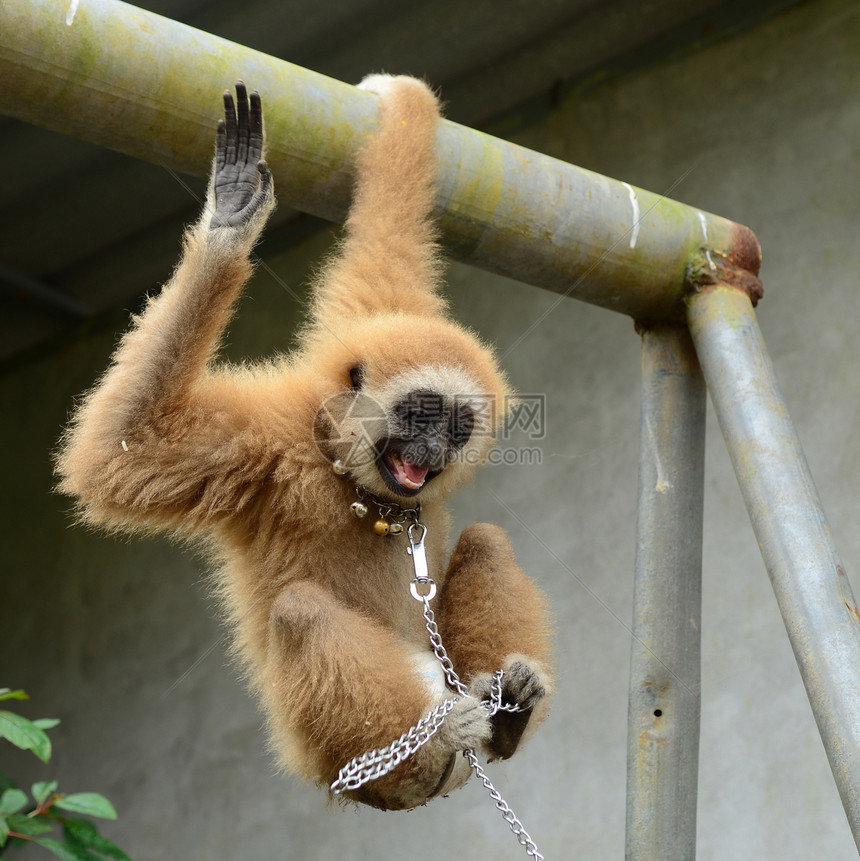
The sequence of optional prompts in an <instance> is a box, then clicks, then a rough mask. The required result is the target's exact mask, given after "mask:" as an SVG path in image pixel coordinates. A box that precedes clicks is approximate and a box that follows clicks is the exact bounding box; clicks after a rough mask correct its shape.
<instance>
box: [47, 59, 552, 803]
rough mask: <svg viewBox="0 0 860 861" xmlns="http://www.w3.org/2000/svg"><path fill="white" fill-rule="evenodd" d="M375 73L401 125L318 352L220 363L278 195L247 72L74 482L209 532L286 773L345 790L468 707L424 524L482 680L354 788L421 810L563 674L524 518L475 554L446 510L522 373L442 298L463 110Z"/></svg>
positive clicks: (96, 510) (483, 537) (316, 340)
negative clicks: (364, 764) (522, 533)
mask: <svg viewBox="0 0 860 861" xmlns="http://www.w3.org/2000/svg"><path fill="white" fill-rule="evenodd" d="M360 86H361V87H362V88H364V89H366V90H370V91H372V92H375V93H377V94H378V95H379V97H380V98H379V124H378V129H377V132H376V133H375V134H374V135H373V136H372V137H371V139H370V140H369V142H368V143H367V144H366V145H365V146H364V148H363V150H362V151H361V153H360V155H359V157H358V161H357V166H356V179H355V187H354V198H353V202H352V206H351V209H350V211H349V215H348V218H347V221H346V225H345V230H344V235H343V238H342V240H341V242H340V245H339V247H338V251H337V253H336V255H335V256H334V257H333V258H332V259H331V260H330V261H328V262H327V263H326V264H325V266H324V268H323V270H322V272H321V274H320V275H319V276H318V277H317V278H316V281H315V284H314V290H313V302H312V308H311V313H310V319H309V321H308V322H307V324H306V325H305V327H304V329H303V330H302V332H301V333H300V335H299V343H298V346H297V348H296V349H295V351H294V352H293V353H292V354H291V355H289V356H287V357H279V358H276V359H273V360H272V361H270V362H268V363H266V364H264V365H260V366H253V367H251V366H242V367H231V366H227V365H226V364H225V363H223V362H222V363H218V362H217V361H216V353H217V350H218V346H219V340H220V338H221V336H222V334H223V332H224V330H225V327H226V326H227V324H228V322H229V319H230V316H231V314H232V312H233V308H234V306H235V304H236V301H237V299H238V297H239V295H240V292H241V290H242V288H243V286H244V284H245V282H246V281H247V279H248V278H249V276H250V273H251V269H252V264H251V262H250V256H251V249H252V247H253V245H254V243H255V242H256V241H257V239H258V238H259V236H260V234H261V232H262V230H263V227H264V225H265V223H266V220H267V218H268V216H269V214H270V213H271V211H272V209H273V207H274V205H275V204H274V191H273V182H272V178H271V174H270V172H269V169H268V167H267V166H266V163H265V161H263V160H262V156H263V116H262V108H261V104H260V97H259V95H258V94H257V93H256V92H255V93H252V94H251V95H250V97H249V96H248V94H247V91H246V89H245V86H244V84H242V83H241V82H239V83H238V84H237V85H236V101H235V103H234V100H233V97H232V95H231V94H230V93H229V92H227V93H225V95H224V108H225V119H224V120H222V121H220V122H219V124H218V130H217V134H216V155H215V159H214V165H213V168H212V174H211V181H210V186H209V192H208V197H207V200H206V204H205V208H204V211H203V215H202V217H201V218H200V220H199V221H198V222H197V223H196V224H195V225H193V226H192V227H190V228H189V229H188V231H187V233H186V236H185V241H184V250H183V254H182V258H181V261H180V263H179V265H178V267H177V268H176V270H175V272H174V274H173V276H172V278H171V280H170V281H169V283H168V284H167V285H166V286H165V287H164V288H163V289H162V290H161V292H160V294H159V295H157V296H156V297H154V298H151V299H150V300H149V302H148V303H147V305H146V308H145V310H144V311H143V313H142V314H141V315H140V316H138V317H136V318H135V319H134V321H133V325H132V327H131V329H130V331H129V332H128V333H127V334H126V335H125V336H124V337H123V339H122V341H121V343H120V345H119V347H118V349H117V351H116V354H115V355H114V357H113V360H112V363H111V365H110V367H109V368H108V370H107V371H106V373H105V374H104V376H103V377H102V378H101V380H100V381H99V382H98V384H97V385H96V386H95V387H94V388H93V389H92V391H90V392H89V393H88V394H87V395H86V396H85V398H84V399H83V400H82V402H81V404H80V406H79V407H78V408H77V410H76V411H75V413H74V415H73V418H72V420H71V422H70V424H69V427H68V428H67V430H66V432H65V434H64V436H63V438H62V440H61V444H60V450H59V452H58V455H57V472H58V475H59V476H60V485H59V487H60V490H61V491H62V492H64V493H67V494H70V495H72V496H74V497H75V498H76V500H77V501H78V504H79V511H80V514H81V516H82V518H83V519H84V520H86V521H87V522H90V523H93V524H98V525H100V526H101V527H103V528H108V529H116V530H120V529H122V530H131V531H135V530H137V531H143V532H146V531H154V530H163V531H167V532H168V533H171V534H173V535H179V536H182V537H184V538H189V537H190V538H198V539H202V542H203V544H204V546H205V547H206V548H207V549H208V550H209V551H210V552H211V553H212V556H213V558H214V561H215V563H216V565H215V566H214V567H216V569H217V570H216V574H215V581H216V587H217V592H218V595H219V597H220V599H221V601H222V603H223V607H224V610H225V614H226V616H227V618H228V621H229V624H230V626H231V630H232V632H233V635H234V640H233V642H234V647H235V651H236V654H237V656H238V657H239V659H240V661H241V664H242V666H243V668H244V671H245V673H246V675H247V678H248V679H249V682H250V685H251V686H252V688H253V690H254V692H255V693H256V695H257V696H258V697H259V699H260V701H261V703H262V706H263V708H264V710H265V713H266V716H267V720H268V727H269V731H270V736H271V740H272V746H273V748H274V749H275V750H276V752H277V755H278V758H279V760H280V762H281V763H282V764H283V765H285V766H286V767H287V768H288V769H290V770H291V771H294V772H298V773H300V774H302V775H304V776H306V777H310V778H312V779H314V780H315V781H317V782H318V783H320V784H323V785H326V786H328V785H330V784H331V783H332V781H333V780H334V779H335V777H336V776H337V774H338V771H339V769H340V768H341V767H342V766H343V765H344V764H345V763H347V762H348V761H349V760H350V759H352V758H353V757H355V756H357V755H360V754H362V753H364V752H366V751H369V750H372V749H374V748H381V747H385V746H386V745H388V744H389V743H390V742H391V741H392V740H394V739H397V738H398V737H399V736H400V735H401V734H402V733H404V732H405V731H406V730H408V729H409V728H410V727H411V726H413V725H415V724H416V723H417V722H418V721H419V720H420V719H421V718H422V717H424V716H425V715H426V714H427V713H428V712H429V711H430V710H431V709H432V708H434V707H435V706H437V705H439V704H440V703H442V702H443V701H444V700H446V699H449V698H451V697H452V693H451V691H450V690H449V689H448V688H447V687H446V684H445V678H444V676H443V673H442V670H441V667H440V664H439V662H438V661H437V658H436V656H435V655H434V654H433V651H432V650H431V647H430V642H429V637H428V631H427V628H426V625H425V619H424V617H423V615H422V611H423V606H422V602H421V601H420V600H418V601H416V600H415V599H414V598H413V596H412V595H411V594H410V581H411V580H412V579H413V577H414V576H415V571H416V570H417V569H416V567H415V565H417V561H416V563H415V565H413V558H412V556H411V555H410V553H409V552H407V548H409V547H410V540H411V539H409V536H408V535H407V534H406V533H407V532H409V529H408V527H409V526H412V525H413V524H414V523H418V524H420V529H421V530H426V532H425V533H424V534H425V535H426V540H425V542H424V544H423V545H422V546H424V547H426V559H427V564H428V567H429V573H430V576H431V577H432V578H433V580H434V581H435V584H436V587H437V588H438V594H437V596H436V598H435V599H434V600H433V609H434V612H435V615H436V621H437V623H438V627H439V631H440V634H441V637H442V641H443V643H444V646H445V649H446V650H447V653H448V655H449V657H450V659H451V661H452V662H453V666H454V668H455V669H456V672H457V673H458V674H459V677H460V678H461V679H462V680H463V682H464V684H465V685H467V686H468V689H469V694H468V695H467V696H460V697H459V699H458V700H457V702H456V705H455V706H454V707H453V709H452V710H451V711H450V713H449V714H448V715H447V717H446V718H445V720H444V722H443V724H442V726H441V727H440V728H439V730H438V731H437V732H436V733H435V735H433V736H432V738H431V739H430V740H429V742H427V743H426V744H425V745H424V746H422V747H421V748H420V749H419V750H417V751H416V752H415V753H414V754H413V755H412V756H410V757H409V758H407V759H406V760H405V761H404V762H402V763H401V764H400V765H398V766H397V767H396V768H395V769H393V770H392V771H391V773H389V774H388V775H386V776H383V777H381V778H379V779H378V780H375V781H373V782H370V783H368V784H366V785H365V786H362V787H361V788H359V789H355V790H353V791H351V792H347V793H346V796H347V797H350V798H352V799H353V800H355V801H360V802H364V803H366V804H371V805H373V806H375V807H379V808H383V809H402V808H409V807H414V806H416V805H420V804H423V803H425V802H426V801H427V800H428V799H430V798H432V797H433V796H434V795H438V794H442V793H447V792H448V791H450V790H451V789H453V788H455V787H457V786H459V785H461V784H462V783H464V782H465V780H466V779H467V778H468V776H469V774H470V770H469V764H468V762H467V761H466V759H465V758H464V757H463V756H461V755H458V753H459V752H460V751H463V750H466V749H471V748H479V749H483V750H484V752H485V753H486V754H487V755H489V756H490V757H502V758H507V757H508V756H510V755H511V754H512V753H513V752H514V750H515V749H516V747H517V745H518V744H519V742H520V741H521V737H522V735H523V733H524V731H525V730H526V729H527V728H528V730H529V731H531V730H532V729H533V728H534V727H535V726H536V725H537V724H538V723H539V722H540V721H541V720H543V718H544V717H545V715H546V712H547V709H548V705H547V701H548V698H549V693H550V691H551V688H552V675H551V674H552V668H551V658H550V638H549V629H548V624H547V611H546V607H545V601H544V598H543V596H542V594H541V593H540V591H539V589H538V588H537V587H536V586H535V585H534V584H533V583H532V582H531V581H530V580H529V579H528V578H527V577H526V576H525V574H524V573H523V572H522V571H521V569H520V568H519V567H518V566H517V563H516V562H515V560H514V554H513V551H512V549H511V546H510V544H509V542H508V539H507V537H506V535H505V533H504V532H503V531H502V530H501V529H500V528H498V527H496V526H491V525H488V524H475V525H473V526H470V527H469V528H468V529H466V530H465V531H464V532H463V534H462V535H461V536H460V538H459V541H458V542H457V544H456V547H455V548H454V550H453V552H450V547H449V536H448V531H449V520H450V518H449V515H448V513H447V511H446V509H445V502H446V500H447V498H448V496H449V495H450V493H451V491H452V490H454V488H455V487H457V486H458V485H460V484H461V483H462V482H463V481H464V480H465V479H466V478H467V477H469V476H470V474H471V472H472V471H473V468H474V464H476V463H478V462H479V461H480V460H481V458H482V457H483V456H484V455H485V454H486V452H487V451H488V450H489V447H490V445H491V444H492V441H493V436H494V434H495V433H496V432H497V431H498V428H499V426H500V424H501V421H502V419H503V418H504V416H502V415H501V413H502V412H503V410H502V409H501V405H502V404H503V403H504V395H505V393H506V381H505V377H504V376H503V375H502V373H501V372H500V370H499V369H498V367H497V364H496V360H495V358H494V355H493V353H492V351H491V350H490V349H489V348H487V347H486V346H485V345H483V344H482V343H481V342H480V341H479V340H478V338H477V337H476V336H475V335H474V334H472V333H471V332H469V331H467V330H466V329H464V328H463V327H461V326H459V325H458V324H457V323H455V322H453V321H452V320H451V319H450V317H449V314H448V312H447V309H446V303H445V300H444V299H443V298H442V297H441V296H440V294H439V292H438V291H439V288H440V281H441V277H442V269H443V267H442V262H441V253H440V249H439V246H438V243H437V228H436V225H435V223H434V220H433V218H432V210H433V204H434V182H435V176H436V158H435V137H436V129H437V126H438V123H439V106H438V103H437V100H436V98H435V96H434V95H433V94H432V93H431V91H430V90H429V89H428V87H427V86H426V85H425V84H423V83H421V82H420V81H418V80H415V79H413V78H407V77H389V76H383V75H375V76H371V77H369V78H367V79H366V80H365V81H364V82H362V84H361V85H360ZM364 512H368V513H369V516H366V517H359V516H356V515H360V514H362V513H364ZM386 532H387V534H385V533H386ZM398 533H399V534H398ZM410 549H411V548H410ZM499 669H502V670H504V671H505V674H504V676H503V678H502V699H503V701H504V702H505V703H508V704H517V705H519V706H520V711H518V712H507V711H499V712H497V713H496V714H494V715H493V716H492V717H490V716H489V715H488V709H487V708H485V706H484V705H483V704H482V702H481V700H482V699H483V698H486V696H487V693H488V691H489V689H490V678H491V675H490V674H492V673H494V672H495V671H497V670H499ZM527 725H528V726H527Z"/></svg>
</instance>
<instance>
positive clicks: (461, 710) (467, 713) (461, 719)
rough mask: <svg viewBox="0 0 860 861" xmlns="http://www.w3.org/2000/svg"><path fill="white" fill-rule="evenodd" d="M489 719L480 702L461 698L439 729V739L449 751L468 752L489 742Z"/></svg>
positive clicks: (470, 698) (471, 698)
mask: <svg viewBox="0 0 860 861" xmlns="http://www.w3.org/2000/svg"><path fill="white" fill-rule="evenodd" d="M490 733H491V727H490V719H489V718H488V716H487V710H486V709H485V708H484V706H483V705H482V704H481V701H480V700H479V699H477V698H475V697H463V698H462V699H461V700H458V701H457V703H456V705H455V706H454V708H453V709H451V711H450V712H448V715H447V717H446V718H445V722H444V723H443V724H442V726H441V728H440V729H439V739H440V741H441V742H442V744H443V745H444V746H445V747H447V748H448V749H449V750H454V751H459V750H470V749H471V748H473V747H478V746H479V745H481V744H483V743H485V742H486V741H488V740H489V738H490Z"/></svg>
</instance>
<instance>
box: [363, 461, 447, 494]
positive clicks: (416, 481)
mask: <svg viewBox="0 0 860 861" xmlns="http://www.w3.org/2000/svg"><path fill="white" fill-rule="evenodd" d="M377 466H378V469H379V474H380V475H381V476H382V480H383V481H384V482H385V483H386V484H387V485H388V486H389V488H391V490H393V491H394V492H395V493H399V494H401V495H402V496H415V495H416V494H417V493H419V492H420V491H421V489H422V488H423V487H424V486H425V485H426V484H427V482H428V481H430V480H431V479H433V478H435V477H436V476H437V475H439V473H440V472H442V470H441V469H436V470H431V469H429V468H428V467H426V466H420V465H419V464H417V463H413V462H412V461H411V460H409V458H408V457H405V456H404V455H403V454H401V453H400V452H398V451H394V450H392V449H388V450H386V451H385V452H384V454H383V455H382V457H380V458H379V460H378V461H377Z"/></svg>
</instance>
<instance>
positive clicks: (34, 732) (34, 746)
mask: <svg viewBox="0 0 860 861" xmlns="http://www.w3.org/2000/svg"><path fill="white" fill-rule="evenodd" d="M0 737H2V738H6V739H8V740H9V741H11V742H12V744H14V745H15V746H16V747H20V748H21V749H22V750H32V751H33V753H35V754H36V756H38V757H39V759H41V760H42V762H47V761H48V760H49V759H50V758H51V739H49V738H48V736H46V735H45V733H44V732H43V731H42V730H41V729H39V727H37V726H36V724H34V723H33V721H31V720H27V718H25V717H21V715H16V714H14V713H13V712H3V711H0Z"/></svg>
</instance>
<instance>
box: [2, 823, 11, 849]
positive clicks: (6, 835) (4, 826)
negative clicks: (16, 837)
mask: <svg viewBox="0 0 860 861" xmlns="http://www.w3.org/2000/svg"><path fill="white" fill-rule="evenodd" d="M10 831H11V829H10V828H9V822H8V821H7V819H6V817H5V816H0V849H2V848H3V847H4V846H5V845H6V841H7V840H8V839H9V832H10Z"/></svg>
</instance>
